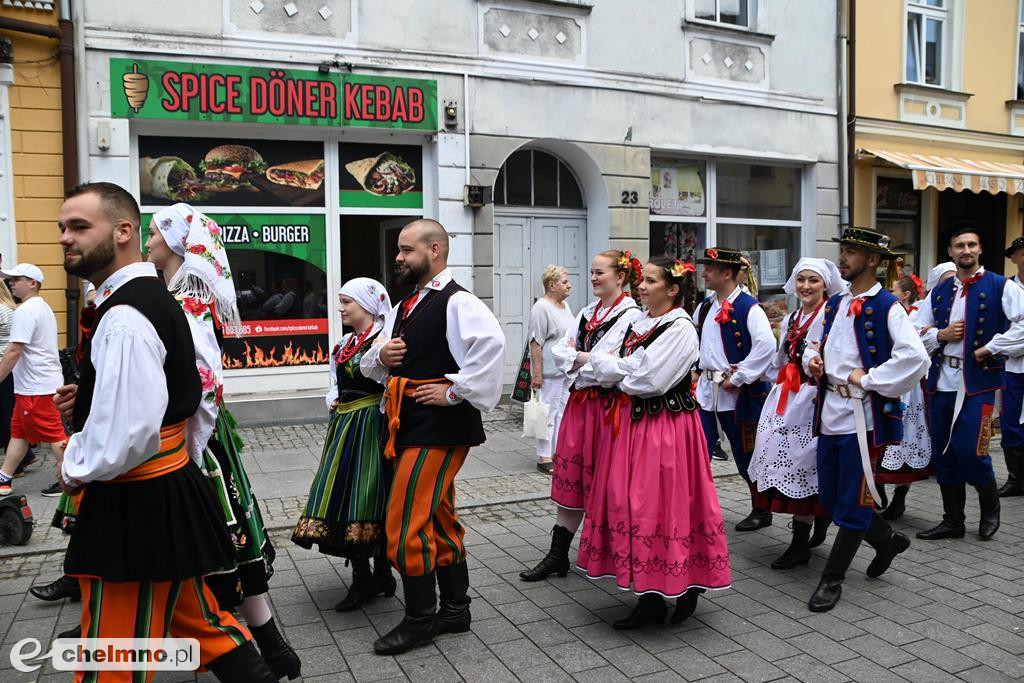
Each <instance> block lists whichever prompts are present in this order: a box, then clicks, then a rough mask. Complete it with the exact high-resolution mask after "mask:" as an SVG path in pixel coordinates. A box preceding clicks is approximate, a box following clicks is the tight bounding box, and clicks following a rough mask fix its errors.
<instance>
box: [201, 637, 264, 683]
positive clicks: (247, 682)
mask: <svg viewBox="0 0 1024 683" xmlns="http://www.w3.org/2000/svg"><path fill="white" fill-rule="evenodd" d="M206 668H208V669H209V670H210V671H211V672H212V673H213V675H214V676H216V677H217V680H218V681H222V683H277V680H278V678H277V676H275V675H274V673H273V672H272V671H271V670H270V667H269V666H267V663H266V662H264V661H263V657H260V653H259V652H256V647H255V646H254V645H253V644H252V641H251V640H250V641H247V642H246V643H244V644H242V645H239V646H238V647H236V648H235V649H234V650H232V651H231V652H228V653H225V654H222V655H221V656H220V657H217V659H215V660H213V661H212V662H210V663H209V664H207V665H206Z"/></svg>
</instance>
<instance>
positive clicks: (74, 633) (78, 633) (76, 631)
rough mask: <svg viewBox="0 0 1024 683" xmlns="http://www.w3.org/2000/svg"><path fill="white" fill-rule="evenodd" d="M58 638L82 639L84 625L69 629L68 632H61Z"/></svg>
mask: <svg viewBox="0 0 1024 683" xmlns="http://www.w3.org/2000/svg"><path fill="white" fill-rule="evenodd" d="M57 637H58V638H81V637H82V625H81V624H79V625H78V626H75V627H74V628H69V629H68V630H67V631H61V632H60V633H58V634H57Z"/></svg>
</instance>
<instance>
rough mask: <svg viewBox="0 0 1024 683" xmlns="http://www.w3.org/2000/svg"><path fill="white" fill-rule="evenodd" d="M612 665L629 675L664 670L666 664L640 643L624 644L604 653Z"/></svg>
mask: <svg viewBox="0 0 1024 683" xmlns="http://www.w3.org/2000/svg"><path fill="white" fill-rule="evenodd" d="M602 656H604V658H605V659H607V660H608V661H609V662H610V663H611V665H612V666H614V667H615V668H616V669H618V670H619V671H621V672H622V673H624V674H625V675H627V676H630V677H633V676H641V675H643V674H649V673H654V672H655V671H662V670H663V669H665V668H667V666H666V664H665V663H664V662H662V661H661V660H660V659H658V658H657V657H655V656H654V655H652V654H651V653H650V652H648V651H647V650H645V649H643V648H642V647H640V646H639V645H624V646H622V647H617V648H613V649H611V650H607V651H605V652H603V653H602Z"/></svg>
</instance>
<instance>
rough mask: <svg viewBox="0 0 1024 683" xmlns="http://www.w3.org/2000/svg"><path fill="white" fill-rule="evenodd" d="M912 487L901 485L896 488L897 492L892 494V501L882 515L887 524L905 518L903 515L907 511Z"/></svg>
mask: <svg viewBox="0 0 1024 683" xmlns="http://www.w3.org/2000/svg"><path fill="white" fill-rule="evenodd" d="M909 490H910V487H909V486H907V485H906V484H901V485H900V486H897V487H896V492H895V493H893V494H892V500H891V501H889V504H888V505H886V506H885V511H884V512H883V513H882V519H884V520H886V521H887V522H891V521H893V520H897V519H899V518H900V517H902V516H903V513H904V512H906V511H907V504H906V500H907V491H909Z"/></svg>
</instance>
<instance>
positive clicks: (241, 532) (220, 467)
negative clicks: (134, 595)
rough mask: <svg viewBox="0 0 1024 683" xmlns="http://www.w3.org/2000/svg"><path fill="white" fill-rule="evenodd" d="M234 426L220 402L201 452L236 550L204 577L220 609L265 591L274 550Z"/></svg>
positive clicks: (272, 568) (272, 570)
mask: <svg viewBox="0 0 1024 683" xmlns="http://www.w3.org/2000/svg"><path fill="white" fill-rule="evenodd" d="M234 426H235V419H234V417H233V416H232V415H231V413H230V412H229V411H228V409H227V408H226V407H225V406H224V405H221V406H220V410H219V411H218V413H217V424H216V428H215V429H214V432H213V436H212V437H210V441H209V443H208V444H207V447H206V451H205V452H204V453H203V458H204V462H205V465H206V472H207V477H208V478H209V482H210V486H211V487H212V489H213V495H214V498H216V500H217V502H218V503H219V506H220V510H221V513H222V514H223V518H224V523H225V524H226V525H227V529H228V533H229V534H230V535H231V540H232V542H233V543H234V546H235V553H236V566H235V568H234V569H233V570H231V571H228V572H223V573H219V574H213V575H210V576H207V577H206V582H207V584H208V585H209V586H210V588H211V590H213V592H214V594H215V595H216V596H217V603H218V604H219V605H221V607H223V608H225V609H228V608H231V607H234V606H235V605H237V604H239V603H240V602H241V601H242V600H243V599H244V598H246V597H249V596H252V595H262V594H263V593H266V592H267V590H268V585H267V582H268V581H269V580H270V577H271V576H273V574H274V566H273V564H274V557H275V556H276V554H277V553H276V551H275V550H274V546H273V545H272V544H271V542H270V539H269V538H268V537H267V529H266V526H265V525H264V523H263V514H262V513H261V512H260V506H259V502H258V501H257V500H256V496H255V494H254V493H253V491H252V486H251V485H250V484H249V477H248V475H247V474H246V473H245V468H244V467H243V466H242V458H241V449H242V441H241V439H240V438H239V437H238V435H237V434H236V433H235V429H234Z"/></svg>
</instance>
